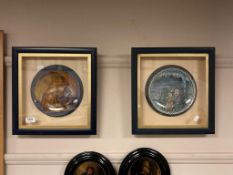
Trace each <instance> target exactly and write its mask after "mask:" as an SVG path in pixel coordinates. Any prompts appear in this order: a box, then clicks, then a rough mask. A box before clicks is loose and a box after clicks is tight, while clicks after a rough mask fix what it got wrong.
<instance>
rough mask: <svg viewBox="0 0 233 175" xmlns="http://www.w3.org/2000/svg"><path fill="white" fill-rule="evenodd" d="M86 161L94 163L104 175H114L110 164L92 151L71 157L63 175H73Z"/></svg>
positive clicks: (103, 157)
mask: <svg viewBox="0 0 233 175" xmlns="http://www.w3.org/2000/svg"><path fill="white" fill-rule="evenodd" d="M86 161H94V162H96V163H97V164H98V165H99V166H100V167H101V168H102V169H103V171H104V172H105V173H106V175H116V172H115V170H114V168H113V166H112V164H111V162H110V161H109V160H108V159H107V158H106V157H105V156H103V155H102V154H100V153H98V152H94V151H89V152H82V153H80V154H78V155H76V156H75V157H73V158H72V159H71V160H70V162H69V163H68V165H67V166H66V170H65V174H64V175H74V172H75V170H76V169H77V168H78V167H79V166H80V165H81V164H82V163H84V162H86Z"/></svg>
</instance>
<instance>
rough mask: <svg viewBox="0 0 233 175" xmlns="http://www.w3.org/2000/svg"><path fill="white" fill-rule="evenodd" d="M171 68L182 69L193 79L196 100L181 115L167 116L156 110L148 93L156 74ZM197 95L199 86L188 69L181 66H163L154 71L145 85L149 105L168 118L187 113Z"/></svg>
mask: <svg viewBox="0 0 233 175" xmlns="http://www.w3.org/2000/svg"><path fill="white" fill-rule="evenodd" d="M169 67H175V68H179V69H181V70H182V71H184V72H185V73H187V74H188V75H189V76H190V78H191V80H192V83H193V85H194V89H195V94H194V98H193V100H192V103H191V104H190V105H189V106H188V107H187V108H186V109H185V110H183V111H181V112H179V113H175V114H166V113H163V112H161V111H159V110H158V109H156V108H155V107H154V105H153V104H152V103H151V100H150V97H149V93H148V90H149V86H150V82H151V80H152V79H153V77H154V76H155V74H157V73H158V72H160V71H161V70H162V69H164V68H169ZM197 93H198V92H197V84H196V81H195V79H194V77H193V76H192V74H191V73H190V72H189V71H188V70H187V69H185V68H183V67H181V66H177V65H166V66H162V67H160V68H158V69H156V70H154V71H153V72H152V73H151V74H150V76H149V78H148V79H147V81H146V85H145V96H146V100H147V102H148V104H149V105H150V107H151V108H152V109H153V110H154V111H156V112H158V113H159V114H161V115H163V116H167V117H175V116H179V115H181V114H183V113H185V112H187V111H188V110H189V109H190V108H191V107H192V106H193V104H194V103H195V100H196V97H197Z"/></svg>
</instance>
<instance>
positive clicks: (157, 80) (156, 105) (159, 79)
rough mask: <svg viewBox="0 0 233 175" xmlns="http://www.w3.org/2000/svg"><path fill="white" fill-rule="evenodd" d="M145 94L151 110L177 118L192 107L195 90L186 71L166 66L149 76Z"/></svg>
mask: <svg viewBox="0 0 233 175" xmlns="http://www.w3.org/2000/svg"><path fill="white" fill-rule="evenodd" d="M145 92H146V98H147V101H148V103H149V104H150V106H151V107H152V108H153V110H155V111H157V112H159V113H161V114H162V115H165V116H178V115H180V114H182V113H184V112H186V111H187V110H188V109H189V108H190V107H191V106H192V105H193V103H194V102H195V99H196V95H197V88H196V83H195V80H194V78H193V77H192V75H191V74H190V73H189V72H188V71H187V70H186V69H184V68H183V67H180V66H176V65H168V66H163V67H160V68H159V69H156V70H155V71H154V72H153V73H152V74H151V75H150V76H149V78H148V80H147V83H146V89H145Z"/></svg>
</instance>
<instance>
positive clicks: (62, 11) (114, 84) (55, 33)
mask: <svg viewBox="0 0 233 175" xmlns="http://www.w3.org/2000/svg"><path fill="white" fill-rule="evenodd" d="M232 9H233V2H232V1H230V0H222V1H217V0H216V1H215V0H214V1H213V0H203V1H196V0H173V1H169V0H163V1H162V0H161V1H159V0H144V1H142V0H134V1H133V0H126V1H103V0H100V1H82V0H78V1H77V0H70V1H65V0H56V1H55V0H50V1H48V0H40V1H35V0H34V1H33V0H31V1H29V0H21V1H16V0H11V1H3V0H0V29H4V31H5V32H6V47H7V48H6V53H5V56H6V57H5V60H6V65H7V70H6V89H7V91H6V93H7V95H6V106H7V110H6V118H7V131H6V162H7V175H16V174H17V175H21V174H22V175H27V174H31V172H33V174H35V175H37V174H38V175H41V174H54V175H56V174H58V175H62V174H63V172H64V168H65V164H66V163H67V162H68V160H69V158H71V157H72V156H74V155H75V154H77V153H79V152H82V151H87V150H94V151H99V152H101V153H103V154H105V155H110V156H109V158H110V160H111V161H113V162H114V161H115V159H117V161H116V163H114V165H115V167H116V168H117V167H118V166H119V162H120V161H121V160H122V158H123V157H124V155H125V154H126V153H127V152H128V151H131V150H133V149H135V148H138V147H152V148H154V149H157V150H158V151H160V152H162V153H181V154H184V157H186V158H185V159H184V160H185V161H183V162H182V161H179V163H176V162H177V161H175V162H173V160H174V159H175V160H176V158H178V157H179V156H178V155H179V154H178V155H176V154H175V155H174V158H172V159H170V158H169V159H168V160H169V161H170V162H171V163H172V164H171V168H172V174H173V175H186V174H190V175H194V174H195V175H196V174H199V175H206V174H211V175H219V174H231V173H232V172H231V171H230V170H232V169H233V156H228V155H232V153H233V139H232V136H233V127H232V123H233V117H232V114H233V109H232V99H233V92H232V89H233V81H232V74H233V69H232V68H233V49H232V46H233V32H232V31H233V22H232V17H233V11H232ZM12 46H72V47H75V46H77V47H79V46H84V47H85V46H88V47H97V48H98V55H99V56H98V60H99V61H98V62H99V63H98V108H97V109H98V124H97V126H98V135H97V136H90V137H88V136H12V134H11V130H12V128H11V125H12V120H11V116H12V112H11V110H12V105H11V103H12V96H11V90H12V86H11V81H12V79H11V47H12ZM136 46H138V47H139V46H144V47H149V46H151V47H158V46H164V47H168V46H215V47H216V54H217V69H216V109H215V111H216V134H215V135H187V136H184V135H174V136H171V135H167V136H138V137H135V136H132V135H131V99H130V98H131V79H130V65H129V63H130V49H131V47H136ZM198 153H202V154H208V158H205V157H202V156H197V154H198ZM19 154H22V156H21V157H20V158H19V159H18V161H16V160H17V155H19ZM28 154H32V157H30V159H29V160H30V161H28V162H26V163H23V164H22V162H24V160H25V156H26V155H28ZM40 154H42V156H43V155H45V157H44V159H46V155H47V154H49V155H47V156H48V157H47V159H48V160H47V159H46V160H47V162H46V163H43V164H42V165H41V164H40V161H38V155H40ZM57 154H58V156H57V157H59V155H60V156H61V157H62V155H64V154H65V155H66V154H69V155H70V156H69V157H68V158H67V159H64V160H63V163H62V164H61V163H59V161H54V160H53V156H54V155H57ZM112 155H113V156H112ZM195 157H196V158H197V160H196V161H195V163H194V164H186V162H187V161H189V162H190V161H191V160H193V158H195ZM41 159H42V160H43V158H41ZM57 159H58V158H56V160H57ZM181 159H183V158H181ZM212 159H214V160H216V161H214V163H213V162H212V163H211V162H210V160H212ZM11 161H13V162H14V161H16V163H13V164H11ZM30 162H34V164H30ZM207 163H209V164H207ZM19 164H20V165H19ZM46 164H47V165H46Z"/></svg>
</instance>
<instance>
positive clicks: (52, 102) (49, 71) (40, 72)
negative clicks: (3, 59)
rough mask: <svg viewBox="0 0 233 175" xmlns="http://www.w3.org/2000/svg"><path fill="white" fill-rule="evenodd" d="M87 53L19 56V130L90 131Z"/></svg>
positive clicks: (89, 80)
mask: <svg viewBox="0 0 233 175" xmlns="http://www.w3.org/2000/svg"><path fill="white" fill-rule="evenodd" d="M91 64H92V55H91V54H88V53H18V129H19V130H26V131H27V130H29V131H30V130H67V131H70V130H80V131H82V130H91V120H92V118H91V107H92V105H91V104H92V101H91V99H92V97H91V83H92V77H91V72H92V68H91Z"/></svg>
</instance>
